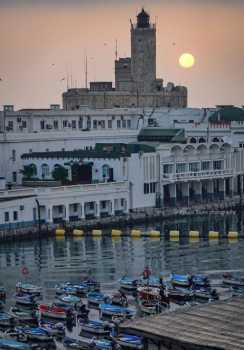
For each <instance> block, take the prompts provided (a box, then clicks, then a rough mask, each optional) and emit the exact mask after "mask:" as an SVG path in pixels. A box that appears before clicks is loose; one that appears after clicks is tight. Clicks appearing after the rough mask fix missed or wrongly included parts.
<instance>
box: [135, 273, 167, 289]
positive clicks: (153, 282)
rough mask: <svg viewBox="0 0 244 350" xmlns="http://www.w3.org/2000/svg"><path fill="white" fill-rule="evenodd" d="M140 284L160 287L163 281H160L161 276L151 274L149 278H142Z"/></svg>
mask: <svg viewBox="0 0 244 350" xmlns="http://www.w3.org/2000/svg"><path fill="white" fill-rule="evenodd" d="M140 284H141V285H143V286H148V287H155V288H159V287H160V286H161V285H162V283H161V282H160V278H159V277H157V276H149V277H148V278H146V279H145V278H143V277H142V278H141V280H140Z"/></svg>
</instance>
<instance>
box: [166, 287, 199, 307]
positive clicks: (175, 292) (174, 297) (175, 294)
mask: <svg viewBox="0 0 244 350" xmlns="http://www.w3.org/2000/svg"><path fill="white" fill-rule="evenodd" d="M167 293H168V297H169V300H170V301H173V302H175V303H182V302H183V303H185V302H187V301H190V300H192V299H193V297H194V292H193V291H192V290H190V289H188V288H180V287H175V288H168V290H167Z"/></svg>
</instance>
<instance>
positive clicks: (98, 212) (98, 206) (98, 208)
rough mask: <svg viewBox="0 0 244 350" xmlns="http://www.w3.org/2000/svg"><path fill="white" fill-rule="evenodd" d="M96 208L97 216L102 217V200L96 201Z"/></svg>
mask: <svg viewBox="0 0 244 350" xmlns="http://www.w3.org/2000/svg"><path fill="white" fill-rule="evenodd" d="M95 208H96V217H97V218H100V201H98V202H96V205H95Z"/></svg>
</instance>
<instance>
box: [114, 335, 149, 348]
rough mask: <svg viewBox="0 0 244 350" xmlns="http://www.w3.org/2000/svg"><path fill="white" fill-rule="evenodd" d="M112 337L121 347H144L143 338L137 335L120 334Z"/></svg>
mask: <svg viewBox="0 0 244 350" xmlns="http://www.w3.org/2000/svg"><path fill="white" fill-rule="evenodd" d="M112 339H113V340H114V341H115V342H116V343H117V344H119V345H120V346H121V347H125V348H131V349H143V339H142V338H141V337H138V336H136V335H130V334H119V335H118V336H116V337H112Z"/></svg>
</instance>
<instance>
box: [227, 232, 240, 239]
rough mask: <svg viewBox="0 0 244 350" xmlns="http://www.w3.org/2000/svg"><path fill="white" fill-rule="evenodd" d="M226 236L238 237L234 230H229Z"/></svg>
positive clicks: (230, 237)
mask: <svg viewBox="0 0 244 350" xmlns="http://www.w3.org/2000/svg"><path fill="white" fill-rule="evenodd" d="M228 238H229V239H237V238H238V232H236V231H229V233H228Z"/></svg>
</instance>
